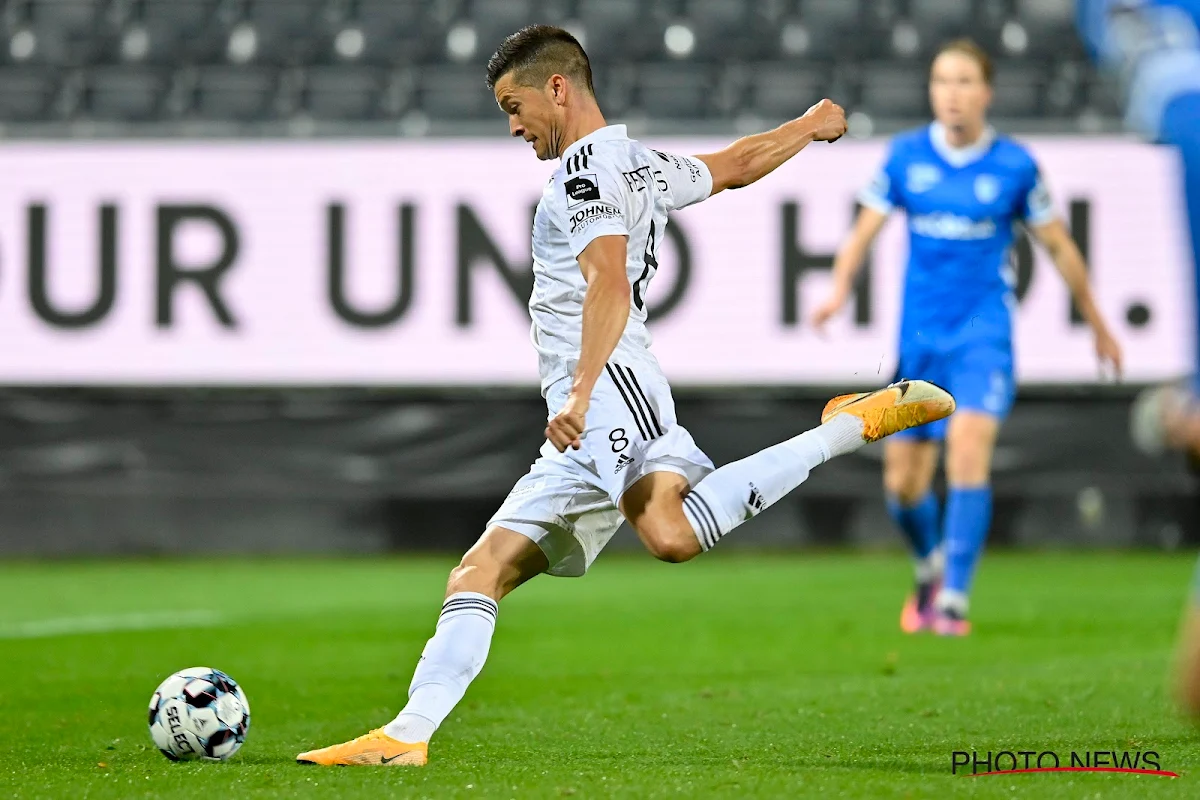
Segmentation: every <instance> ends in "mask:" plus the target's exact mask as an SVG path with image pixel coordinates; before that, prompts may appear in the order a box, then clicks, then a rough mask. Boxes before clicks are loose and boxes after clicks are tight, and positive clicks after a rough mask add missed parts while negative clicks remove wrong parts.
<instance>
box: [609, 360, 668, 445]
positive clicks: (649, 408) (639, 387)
mask: <svg viewBox="0 0 1200 800" xmlns="http://www.w3.org/2000/svg"><path fill="white" fill-rule="evenodd" d="M617 369H621V367H617ZM624 369H625V371H626V372H627V373H629V380H631V381H633V388H634V389H636V390H637V393H638V394H639V395H641V397H642V402H643V403H645V404H646V410H647V411H648V412H650V421H651V422H653V423H654V429H655V430H656V431H658V435H659V436H662V435H663V429H662V425H659V424H658V416H657V415H656V414H655V413H654V407H653V406H651V405H650V401H649V400H648V399H647V398H646V393H645V392H643V391H642V385H641V384H640V383H638V379H637V375H635V374H634V372H633V370H632V369H630V368H629V367H625V368H624ZM647 427H649V423H647Z"/></svg>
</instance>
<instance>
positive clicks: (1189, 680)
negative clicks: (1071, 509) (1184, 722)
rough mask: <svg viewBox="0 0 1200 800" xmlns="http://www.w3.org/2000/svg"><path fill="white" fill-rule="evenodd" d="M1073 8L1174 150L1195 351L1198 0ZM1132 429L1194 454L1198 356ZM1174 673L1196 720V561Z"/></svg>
mask: <svg viewBox="0 0 1200 800" xmlns="http://www.w3.org/2000/svg"><path fill="white" fill-rule="evenodd" d="M1077 12H1078V22H1079V32H1080V36H1081V37H1082V38H1083V40H1084V43H1085V44H1086V45H1087V46H1088V50H1089V51H1090V53H1091V55H1092V56H1093V58H1095V59H1096V60H1097V61H1099V62H1100V63H1101V64H1103V65H1104V66H1107V67H1110V68H1113V69H1114V70H1117V71H1119V72H1120V74H1121V77H1122V79H1123V81H1122V82H1123V84H1124V86H1125V88H1126V93H1127V95H1128V97H1127V100H1128V105H1127V110H1126V124H1127V125H1128V126H1129V127H1131V128H1133V129H1134V130H1137V131H1139V132H1140V133H1142V134H1143V135H1144V136H1146V137H1147V138H1148V139H1149V140H1150V141H1153V142H1159V143H1162V144H1165V145H1170V146H1173V147H1175V148H1176V149H1177V150H1178V152H1179V160H1180V165H1181V167H1182V174H1181V179H1182V180H1181V184H1182V187H1181V188H1182V189H1183V205H1184V210H1185V213H1186V214H1187V226H1188V230H1187V232H1186V235H1187V236H1188V237H1189V239H1190V241H1189V245H1190V249H1191V255H1192V265H1193V268H1194V271H1195V279H1194V282H1193V285H1192V287H1191V289H1192V291H1193V292H1194V293H1195V297H1196V313H1197V319H1196V324H1195V327H1194V328H1193V331H1194V335H1195V337H1196V340H1195V347H1196V350H1195V352H1196V357H1197V359H1200V0H1145V1H1144V2H1141V1H1138V0H1121V2H1116V0H1080V2H1079V5H1078V6H1077ZM1132 431H1133V435H1134V440H1135V442H1136V443H1137V444H1138V445H1139V447H1141V448H1142V449H1143V450H1147V451H1151V452H1155V451H1161V450H1162V449H1164V448H1168V447H1169V448H1172V449H1181V450H1186V451H1189V452H1190V453H1191V454H1192V456H1193V458H1198V459H1200V364H1197V366H1196V368H1195V370H1194V372H1193V373H1192V376H1191V380H1190V381H1189V382H1187V383H1186V384H1184V385H1182V386H1164V387H1160V388H1158V389H1153V390H1150V391H1148V392H1146V393H1144V394H1143V395H1142V396H1141V397H1140V398H1139V399H1138V402H1137V403H1135V404H1134V412H1133V419H1132ZM1176 679H1177V685H1176V692H1177V696H1178V699H1179V701H1180V703H1181V705H1182V706H1183V709H1184V711H1186V712H1187V713H1188V714H1189V715H1190V716H1191V717H1192V718H1193V719H1196V720H1200V569H1198V570H1197V575H1196V581H1195V584H1194V586H1193V589H1192V597H1191V602H1190V603H1189V604H1188V609H1187V611H1186V615H1185V617H1184V621H1183V630H1182V634H1181V637H1180V642H1179V649H1178V653H1177V659H1176Z"/></svg>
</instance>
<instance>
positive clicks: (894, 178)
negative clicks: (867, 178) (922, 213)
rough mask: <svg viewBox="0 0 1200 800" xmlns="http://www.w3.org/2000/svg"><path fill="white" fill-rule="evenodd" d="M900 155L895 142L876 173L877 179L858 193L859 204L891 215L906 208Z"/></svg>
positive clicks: (872, 180)
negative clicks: (898, 209) (901, 179)
mask: <svg viewBox="0 0 1200 800" xmlns="http://www.w3.org/2000/svg"><path fill="white" fill-rule="evenodd" d="M900 160H901V159H900V154H899V153H898V152H897V147H896V144H895V143H894V142H893V143H892V146H891V147H890V148H889V149H888V155H887V159H886V160H885V161H884V162H883V166H882V167H880V168H879V171H878V172H877V173H875V177H874V178H872V179H871V182H870V183H869V184H868V185H867V186H865V187H864V188H863V189H862V191H860V192H859V193H858V202H860V203H862V204H863V205H864V206H866V207H867V208H871V209H874V210H875V211H878V212H879V213H881V214H890V213H892V211H894V210H895V209H897V208H904V195H903V194H902V193H901V192H900V175H901V172H902V169H901V165H900Z"/></svg>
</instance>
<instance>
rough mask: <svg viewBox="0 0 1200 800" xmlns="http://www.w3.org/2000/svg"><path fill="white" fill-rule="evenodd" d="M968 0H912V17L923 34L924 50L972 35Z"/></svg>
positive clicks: (926, 51)
mask: <svg viewBox="0 0 1200 800" xmlns="http://www.w3.org/2000/svg"><path fill="white" fill-rule="evenodd" d="M971 12H972V8H971V3H970V2H969V0H909V6H908V15H909V20H910V21H911V22H912V23H913V25H915V26H916V29H917V32H918V34H920V37H921V43H922V52H924V53H932V52H934V51H935V50H937V48H938V47H940V46H941V45H942V44H943V43H944V42H945V41H946V40H948V39H953V38H957V37H960V36H967V35H970V34H971V33H972V32H973V31H972V28H973V26H972V22H973V18H972V14H971Z"/></svg>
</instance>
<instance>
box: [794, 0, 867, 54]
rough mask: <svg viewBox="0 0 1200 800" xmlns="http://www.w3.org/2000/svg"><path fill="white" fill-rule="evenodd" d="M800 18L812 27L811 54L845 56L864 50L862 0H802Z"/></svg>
mask: <svg viewBox="0 0 1200 800" xmlns="http://www.w3.org/2000/svg"><path fill="white" fill-rule="evenodd" d="M799 22H800V23H801V24H802V25H803V26H804V28H805V30H807V31H808V44H809V48H808V53H807V55H809V56H810V57H815V58H821V59H829V60H832V59H844V58H846V57H847V56H850V57H856V56H857V55H859V54H860V53H862V52H863V49H864V48H863V38H864V37H863V35H862V30H863V12H862V4H861V2H859V0H801V2H800V5H799Z"/></svg>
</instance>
